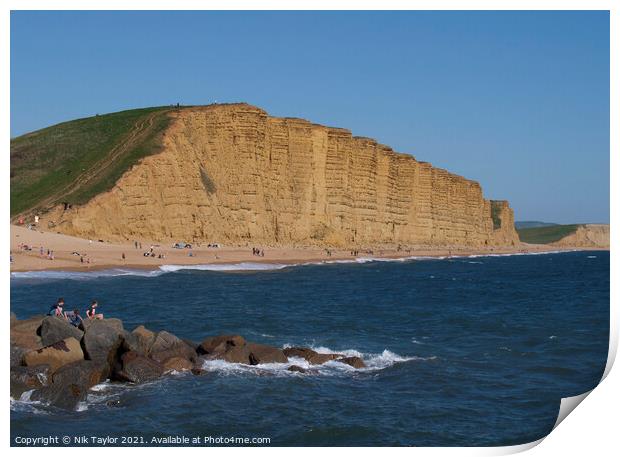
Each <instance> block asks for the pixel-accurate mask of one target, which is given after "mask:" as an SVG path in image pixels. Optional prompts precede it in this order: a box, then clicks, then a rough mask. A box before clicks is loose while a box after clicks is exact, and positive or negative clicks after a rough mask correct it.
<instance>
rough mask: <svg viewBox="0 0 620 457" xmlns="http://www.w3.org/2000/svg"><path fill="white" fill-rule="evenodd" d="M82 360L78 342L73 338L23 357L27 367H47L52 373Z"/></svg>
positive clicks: (82, 354)
mask: <svg viewBox="0 0 620 457" xmlns="http://www.w3.org/2000/svg"><path fill="white" fill-rule="evenodd" d="M83 358H84V353H83V352H82V348H81V346H80V342H79V341H78V340H76V339H75V338H73V337H70V338H67V339H64V340H61V341H58V342H56V343H54V344H52V345H51V346H46V347H44V348H41V349H36V350H34V351H30V352H27V353H26V354H25V355H24V364H25V365H26V366H28V367H33V366H36V365H49V367H50V371H51V372H52V373H53V372H54V371H56V370H57V369H59V368H60V367H62V366H63V365H67V364H69V363H71V362H76V361H78V360H82V359H83Z"/></svg>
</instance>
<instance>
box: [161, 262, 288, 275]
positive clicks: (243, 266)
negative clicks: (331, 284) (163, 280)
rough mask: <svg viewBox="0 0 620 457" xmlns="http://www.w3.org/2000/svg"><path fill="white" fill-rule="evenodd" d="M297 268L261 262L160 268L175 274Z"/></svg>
mask: <svg viewBox="0 0 620 457" xmlns="http://www.w3.org/2000/svg"><path fill="white" fill-rule="evenodd" d="M291 266H295V264H283V263H259V262H241V263H211V264H202V265H162V266H160V267H159V269H160V270H161V271H163V272H164V273H175V272H177V271H181V270H199V271H269V270H281V269H283V268H286V267H291Z"/></svg>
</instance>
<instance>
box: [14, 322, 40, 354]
mask: <svg viewBox="0 0 620 457" xmlns="http://www.w3.org/2000/svg"><path fill="white" fill-rule="evenodd" d="M44 318H45V316H33V317H31V318H29V319H25V320H22V321H20V320H13V321H11V343H13V344H15V345H16V346H19V347H21V348H24V349H39V348H41V347H43V346H44V345H43V344H42V343H41V334H40V333H39V328H40V327H41V322H42V321H43V319H44Z"/></svg>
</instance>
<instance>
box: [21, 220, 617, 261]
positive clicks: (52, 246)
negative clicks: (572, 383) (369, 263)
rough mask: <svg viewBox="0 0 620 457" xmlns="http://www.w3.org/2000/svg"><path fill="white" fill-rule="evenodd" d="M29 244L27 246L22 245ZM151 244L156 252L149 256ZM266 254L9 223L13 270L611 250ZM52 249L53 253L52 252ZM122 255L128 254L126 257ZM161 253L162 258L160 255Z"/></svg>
mask: <svg viewBox="0 0 620 457" xmlns="http://www.w3.org/2000/svg"><path fill="white" fill-rule="evenodd" d="M24 245H27V246H28V249H24V248H23V246H24ZM151 247H152V248H153V252H154V253H155V257H151V256H145V255H144V253H146V252H150V250H151ZM257 248H258V249H259V250H261V251H263V252H264V256H257V255H253V253H252V247H251V246H248V247H243V246H224V247H219V248H212V247H202V246H199V247H194V248H192V249H186V248H185V249H176V248H173V247H172V246H171V245H170V246H163V245H161V244H155V243H146V242H142V244H141V249H139V248H136V247H135V245H134V244H133V243H128V244H119V243H113V242H100V241H95V240H85V239H82V238H76V237H72V236H68V235H62V234H58V233H52V232H45V231H40V230H35V229H27V228H26V227H20V226H15V225H11V259H12V263H11V272H27V271H46V270H51V271H53V270H63V271H79V272H84V271H100V270H107V269H114V268H122V269H133V270H157V269H159V268H160V267H161V266H163V265H175V266H196V265H229V264H243V263H251V264H261V263H264V264H278V265H298V264H303V263H322V262H338V261H351V262H354V261H363V260H364V259H371V260H373V259H376V260H399V259H407V258H412V259H414V258H416V257H421V258H443V257H455V258H458V257H469V256H473V255H476V256H485V255H509V254H513V255H514V254H535V253H545V252H564V251H576V250H582V251H584V250H587V251H590V250H592V251H595V250H609V249H605V248H596V247H559V246H552V245H531V244H525V243H522V244H520V245H518V246H514V247H512V246H509V247H490V248H486V249H483V248H473V247H462V246H461V247H459V246H453V247H446V246H438V247H432V246H411V247H404V248H402V249H400V250H398V249H397V248H396V247H384V246H380V247H374V248H372V249H371V248H364V249H360V250H359V251H358V252H357V255H352V252H351V250H349V249H339V248H330V249H329V250H328V249H326V248H320V247H270V246H261V245H257ZM48 250H49V251H50V254H51V255H48ZM123 255H124V257H125V258H124V259H123ZM160 255H161V256H162V257H161V258H160V257H159V256H160Z"/></svg>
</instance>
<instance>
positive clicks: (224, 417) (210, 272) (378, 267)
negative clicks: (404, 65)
mask: <svg viewBox="0 0 620 457" xmlns="http://www.w3.org/2000/svg"><path fill="white" fill-rule="evenodd" d="M609 274H610V273H609V252H608V251H591V252H589V251H574V252H557V253H548V254H537V255H536V254H526V255H491V256H469V257H451V258H435V259H431V258H418V257H412V258H408V259H403V260H394V261H381V260H378V259H372V258H360V259H357V260H351V261H333V262H319V263H315V264H303V265H281V264H261V263H244V264H230V265H208V266H206V265H205V266H191V267H182V266H174V265H168V266H164V267H161V268H160V269H158V270H152V271H144V270H124V269H112V270H102V271H97V272H88V273H81V272H59V271H54V272H52V271H48V272H23V273H12V275H11V311H13V312H15V313H16V315H17V316H18V318H20V319H22V318H27V317H29V316H31V315H34V314H43V313H45V312H46V311H47V310H48V309H49V307H50V305H51V304H52V303H53V302H55V300H56V299H57V298H58V297H61V296H62V297H64V298H65V301H66V303H67V308H68V309H73V308H74V307H79V308H81V309H85V308H86V305H87V303H88V302H89V301H90V300H91V299H97V300H98V301H99V303H100V305H99V310H100V311H101V312H103V313H104V314H105V315H106V316H107V317H117V318H120V319H122V320H123V322H124V325H125V328H127V329H129V330H131V329H133V328H134V327H136V326H138V325H141V324H143V325H145V326H146V327H147V328H149V329H152V330H164V329H165V330H168V331H170V332H172V333H174V334H175V335H177V336H179V337H182V338H187V339H191V340H194V341H197V342H199V341H201V340H202V339H204V338H205V337H207V336H212V335H219V334H239V335H243V336H244V337H245V338H246V339H247V340H250V341H255V342H260V343H264V344H269V345H273V346H277V347H286V346H307V347H311V348H314V349H315V350H317V351H319V352H338V353H343V354H347V355H356V356H359V357H362V358H363V359H364V361H365V363H366V365H367V368H365V369H357V370H356V369H353V368H351V367H349V366H347V365H343V364H341V363H336V362H328V363H327V364H325V365H322V366H320V367H319V368H318V370H317V371H314V372H312V373H306V374H301V373H294V372H290V371H288V370H287V368H288V366H289V365H287V364H267V365H258V366H253V367H250V366H244V365H239V364H230V363H226V362H222V361H212V362H207V363H206V364H205V366H204V368H205V370H206V371H205V373H204V374H203V375H199V376H196V375H193V374H191V373H185V374H180V373H177V374H173V375H171V376H168V377H164V378H161V379H159V380H157V381H154V382H150V383H147V384H143V385H126V384H116V383H110V382H105V383H102V384H99V385H97V386H95V388H93V390H92V391H91V392H90V393H89V395H88V400H87V401H86V402H85V403H83V404H80V406H79V407H78V408H77V410H76V411H62V410H56V409H54V408H51V407H49V406H46V405H43V404H38V403H36V402H32V401H29V399H28V395H27V394H26V395H24V396H22V398H21V399H20V400H11V439H12V444H13V445H18V444H19V443H22V444H23V443H24V442H25V440H24V438H36V437H42V436H70V437H74V436H85V437H100V438H104V437H107V438H108V444H111V445H137V446H140V445H153V444H166V443H168V444H170V443H171V444H178V443H182V444H186V445H240V444H244V445H266V444H267V445H270V446H506V445H516V444H523V443H528V442H531V441H534V440H538V439H540V438H542V437H544V436H546V435H547V434H549V433H550V432H551V431H552V429H553V426H554V424H555V422H556V419H557V416H558V410H559V406H560V401H561V399H562V398H563V397H569V396H574V395H578V394H581V393H584V392H586V391H589V390H591V389H593V388H594V387H596V385H597V384H598V382H599V381H600V379H601V376H602V374H603V372H604V369H605V365H606V361H607V352H608V346H609V324H610V321H609V305H610V297H609V280H610V276H609ZM293 363H294V364H297V365H301V366H302V367H303V366H307V365H304V363H303V361H301V360H295V361H293ZM128 437H129V438H128ZM72 440H73V438H72ZM179 440H189V442H185V443H184V442H183V441H179ZM218 440H219V441H218ZM18 442H19V443H18ZM70 444H71V445H75V444H77V443H75V442H73V441H72V442H71V443H70ZM88 444H90V445H92V444H94V443H93V442H90V443H88ZM95 444H97V443H95ZM98 444H101V443H98ZM60 445H62V441H61V442H60Z"/></svg>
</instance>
